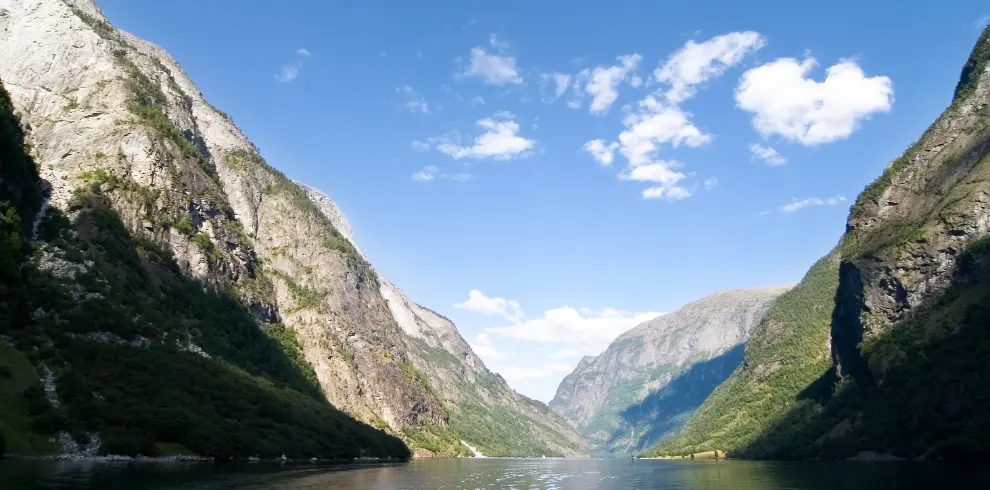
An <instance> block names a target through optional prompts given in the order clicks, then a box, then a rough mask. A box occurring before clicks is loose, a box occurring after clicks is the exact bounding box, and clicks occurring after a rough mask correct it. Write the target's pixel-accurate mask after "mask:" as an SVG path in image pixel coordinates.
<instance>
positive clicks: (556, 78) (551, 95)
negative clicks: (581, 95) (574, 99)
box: [540, 72, 572, 103]
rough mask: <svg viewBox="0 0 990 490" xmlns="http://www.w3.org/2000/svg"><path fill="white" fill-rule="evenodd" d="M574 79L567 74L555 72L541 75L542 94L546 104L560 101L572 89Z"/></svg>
mask: <svg viewBox="0 0 990 490" xmlns="http://www.w3.org/2000/svg"><path fill="white" fill-rule="evenodd" d="M571 79H572V77H571V76H570V75H568V74H567V73H560V72H553V73H543V74H541V75H540V92H541V93H542V98H543V101H544V102H548V103H549V102H553V101H555V100H557V99H559V98H560V97H561V96H562V95H564V93H566V92H567V89H568V88H570V87H571Z"/></svg>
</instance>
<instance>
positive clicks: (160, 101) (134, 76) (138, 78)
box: [115, 50, 219, 180]
mask: <svg viewBox="0 0 990 490" xmlns="http://www.w3.org/2000/svg"><path fill="white" fill-rule="evenodd" d="M115 54H116V60H117V62H118V63H119V64H120V65H121V66H122V67H123V68H124V70H126V71H127V75H128V77H127V88H128V89H129V90H130V92H131V103H130V104H129V105H128V109H130V111H131V112H132V113H133V114H134V115H136V116H137V117H138V119H140V120H141V122H143V123H144V124H146V125H147V126H148V127H150V128H151V129H153V130H154V131H155V132H156V133H158V134H159V135H161V136H162V137H163V138H165V139H166V140H168V141H171V142H172V143H173V144H174V145H175V146H176V147H178V148H179V151H180V152H182V156H183V157H185V158H189V159H192V160H195V161H196V162H197V163H198V164H199V165H200V166H201V167H202V168H203V170H204V171H205V172H206V174H207V175H209V176H210V177H211V178H212V179H214V180H219V177H218V176H217V170H216V167H214V166H213V164H212V163H211V162H210V161H209V159H207V158H206V156H205V155H203V152H202V151H200V149H199V147H197V146H196V145H195V144H193V142H192V141H189V139H187V138H186V137H185V135H184V134H183V133H182V130H180V129H179V128H178V126H176V125H175V123H173V122H172V120H171V119H169V118H168V115H166V114H165V108H166V106H167V103H168V99H167V98H166V97H165V93H164V92H162V89H161V87H160V86H159V85H158V84H157V83H155V82H153V81H152V80H151V79H149V78H148V77H147V75H145V74H144V73H143V72H141V70H139V69H138V67H137V66H135V65H134V63H133V62H132V61H131V60H130V59H128V58H127V55H126V53H125V52H124V51H122V50H121V51H117V52H116V53H115Z"/></svg>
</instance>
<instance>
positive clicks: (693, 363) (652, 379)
mask: <svg viewBox="0 0 990 490" xmlns="http://www.w3.org/2000/svg"><path fill="white" fill-rule="evenodd" d="M787 289H788V287H786V286H785V287H771V288H753V289H740V290H733V291H724V292H719V293H715V294H712V295H709V296H706V297H704V298H702V299H700V300H697V301H694V302H692V303H690V304H688V305H685V306H683V307H682V308H680V309H678V310H677V311H674V312H672V313H667V314H665V315H661V316H659V317H657V318H655V319H653V320H650V321H647V322H644V323H642V324H640V325H638V326H636V327H635V328H633V329H631V330H629V331H628V332H625V333H623V334H622V335H620V336H619V337H618V338H616V339H615V341H613V342H612V344H611V345H609V346H608V348H607V349H606V350H605V351H604V352H603V353H602V354H600V355H598V356H593V357H591V356H590V357H584V358H583V359H581V361H580V362H579V363H578V365H577V367H576V368H575V369H574V371H573V372H572V373H571V374H569V375H568V376H567V377H565V378H564V380H563V381H562V382H561V384H560V386H559V387H558V389H557V393H556V395H555V396H554V398H553V400H552V401H551V402H550V407H551V408H553V409H554V410H556V411H557V412H558V413H560V414H561V415H562V416H564V417H565V418H566V419H567V420H568V421H569V422H570V423H571V424H573V425H574V427H576V428H577V430H578V433H580V434H581V435H582V437H584V438H585V440H587V441H588V444H589V448H590V450H591V451H592V454H598V455H621V454H635V453H637V452H639V451H642V450H643V449H645V448H647V447H649V446H651V445H652V444H655V443H656V442H657V441H659V440H660V439H661V438H663V437H666V436H668V435H670V434H672V433H676V432H677V430H678V429H679V428H680V427H681V426H682V425H683V424H684V423H685V422H686V419H687V417H688V416H690V415H691V413H692V412H693V410H694V409H695V408H697V406H698V405H700V404H701V402H702V401H703V400H704V398H705V396H707V394H708V393H709V392H711V390H713V389H714V388H715V386H717V385H718V383H720V382H721V381H722V380H724V379H725V378H727V377H728V376H729V374H730V373H731V372H732V370H734V369H735V368H736V366H737V365H738V364H739V363H740V362H741V360H742V357H741V344H742V343H743V342H745V340H746V339H747V338H748V335H749V331H750V328H752V326H754V325H756V324H757V323H758V322H759V320H760V319H761V318H762V315H763V313H764V312H765V311H766V309H767V308H768V307H769V305H770V303H771V302H772V301H773V299H774V298H775V297H777V296H778V295H779V294H781V293H782V292H784V291H786V290H787Z"/></svg>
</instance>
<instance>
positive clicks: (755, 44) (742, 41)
mask: <svg viewBox="0 0 990 490" xmlns="http://www.w3.org/2000/svg"><path fill="white" fill-rule="evenodd" d="M765 44H766V40H765V39H764V38H763V36H761V35H760V33H758V32H753V31H747V32H730V33H728V34H723V35H721V36H716V37H713V38H711V39H709V40H707V41H705V42H703V43H698V42H695V41H694V40H690V41H688V42H687V43H685V44H684V46H683V47H682V48H681V49H679V50H677V51H676V52H675V53H674V54H672V55H670V57H668V58H667V61H666V62H665V63H664V64H663V65H661V66H659V67H657V69H656V70H654V71H653V79H654V80H655V81H657V82H660V83H664V84H667V85H669V86H670V88H669V89H668V90H667V92H666V93H665V94H664V97H665V98H666V99H667V101H668V102H670V103H672V104H679V103H681V102H683V101H685V100H687V99H689V98H691V97H692V96H693V95H694V94H695V92H696V90H697V89H696V87H697V86H698V85H700V84H702V83H704V82H706V81H708V80H710V79H712V78H717V77H720V76H722V75H723V74H725V72H726V71H727V70H728V69H729V68H731V67H732V66H734V65H735V64H737V63H739V62H740V61H742V59H743V57H745V56H746V55H747V54H749V53H751V52H754V51H756V50H758V49H760V48H762V47H763V46H764V45H765Z"/></svg>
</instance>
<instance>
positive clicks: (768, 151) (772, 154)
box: [749, 143, 787, 166]
mask: <svg viewBox="0 0 990 490" xmlns="http://www.w3.org/2000/svg"><path fill="white" fill-rule="evenodd" d="M749 152H750V153H752V154H753V158H759V159H760V160H763V161H764V162H766V164H767V165H770V166H778V165H784V164H785V163H787V159H786V158H784V157H783V156H782V155H781V154H780V153H777V150H775V149H774V148H773V147H771V146H763V145H760V144H758V143H753V144H751V145H749Z"/></svg>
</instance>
